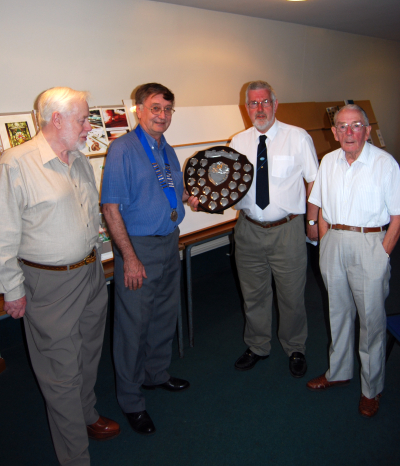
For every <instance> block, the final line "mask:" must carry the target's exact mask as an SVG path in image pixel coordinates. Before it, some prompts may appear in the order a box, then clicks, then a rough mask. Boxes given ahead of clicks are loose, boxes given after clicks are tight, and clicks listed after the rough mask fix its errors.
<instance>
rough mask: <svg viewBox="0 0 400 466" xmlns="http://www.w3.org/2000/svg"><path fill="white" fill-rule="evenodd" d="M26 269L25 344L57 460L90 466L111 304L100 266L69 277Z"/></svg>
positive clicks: (94, 264) (69, 464) (62, 463)
mask: <svg viewBox="0 0 400 466" xmlns="http://www.w3.org/2000/svg"><path fill="white" fill-rule="evenodd" d="M22 269H23V272H24V277H25V282H24V284H25V292H26V298H27V308H26V313H25V316H24V324H25V332H26V339H27V342H28V348H29V354H30V357H31V362H32V366H33V369H34V371H35V374H36V377H37V379H38V382H39V385H40V389H41V391H42V393H43V396H44V399H45V401H46V407H47V414H48V419H49V424H50V430H51V435H52V438H53V443H54V448H55V450H56V454H57V458H58V461H59V462H60V464H61V465H68V466H88V465H90V458H89V451H88V446H89V441H88V436H87V430H86V426H87V425H89V424H93V423H94V422H96V421H97V420H98V418H99V414H98V412H97V411H96V409H95V408H94V406H95V404H96V396H95V393H94V385H95V383H96V378H97V368H98V364H99V360H100V355H101V349H102V345H103V337H104V327H105V322H106V315H107V302H108V295H107V286H106V283H105V279H104V272H103V267H102V265H101V261H100V259H97V260H96V262H94V263H92V264H89V265H85V266H83V267H80V268H79V269H75V270H71V271H69V272H68V271H65V272H53V271H49V270H40V269H36V268H32V267H28V266H26V265H22Z"/></svg>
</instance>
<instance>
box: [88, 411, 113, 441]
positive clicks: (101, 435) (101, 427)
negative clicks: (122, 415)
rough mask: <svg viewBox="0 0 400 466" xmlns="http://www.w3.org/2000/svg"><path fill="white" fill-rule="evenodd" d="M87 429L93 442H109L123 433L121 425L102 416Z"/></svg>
mask: <svg viewBox="0 0 400 466" xmlns="http://www.w3.org/2000/svg"><path fill="white" fill-rule="evenodd" d="M86 428H87V433H88V437H89V438H91V439H93V440H109V439H112V438H114V437H117V435H119V434H120V433H121V429H120V427H119V424H117V423H116V422H115V421H112V420H111V419H107V418H106V417H104V416H100V417H99V419H98V420H97V422H95V423H94V424H90V426H86Z"/></svg>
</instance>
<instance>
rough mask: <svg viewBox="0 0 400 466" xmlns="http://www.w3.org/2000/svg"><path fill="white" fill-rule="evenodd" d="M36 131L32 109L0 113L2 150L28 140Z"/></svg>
mask: <svg viewBox="0 0 400 466" xmlns="http://www.w3.org/2000/svg"><path fill="white" fill-rule="evenodd" d="M36 133H37V125H36V118H35V114H34V112H33V111H31V112H24V113H8V114H4V113H3V114H0V139H1V145H2V146H3V150H6V149H10V148H11V147H16V146H19V145H20V144H23V143H24V142H26V141H29V140H30V139H32V138H33V136H35V135H36Z"/></svg>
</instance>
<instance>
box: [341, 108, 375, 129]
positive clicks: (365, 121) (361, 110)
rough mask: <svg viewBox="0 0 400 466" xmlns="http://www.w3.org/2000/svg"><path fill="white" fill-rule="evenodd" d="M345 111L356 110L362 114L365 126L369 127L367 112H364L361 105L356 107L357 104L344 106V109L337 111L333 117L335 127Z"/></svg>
mask: <svg viewBox="0 0 400 466" xmlns="http://www.w3.org/2000/svg"><path fill="white" fill-rule="evenodd" d="M343 110H356V111H357V112H360V113H361V116H362V118H363V120H364V125H365V126H369V120H368V116H367V114H366V112H365V110H363V109H362V108H361V107H360V106H359V105H356V104H347V105H345V106H343V107H342V108H340V109H339V110H336V112H335V115H334V116H333V124H334V126H336V122H337V119H338V117H339V113H341V112H342V111H343Z"/></svg>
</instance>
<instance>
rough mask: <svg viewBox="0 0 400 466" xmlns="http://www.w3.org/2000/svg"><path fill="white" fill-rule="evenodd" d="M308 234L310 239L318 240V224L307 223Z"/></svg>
mask: <svg viewBox="0 0 400 466" xmlns="http://www.w3.org/2000/svg"><path fill="white" fill-rule="evenodd" d="M307 236H308V239H309V240H310V241H318V224H315V225H309V224H308V223H307Z"/></svg>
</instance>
